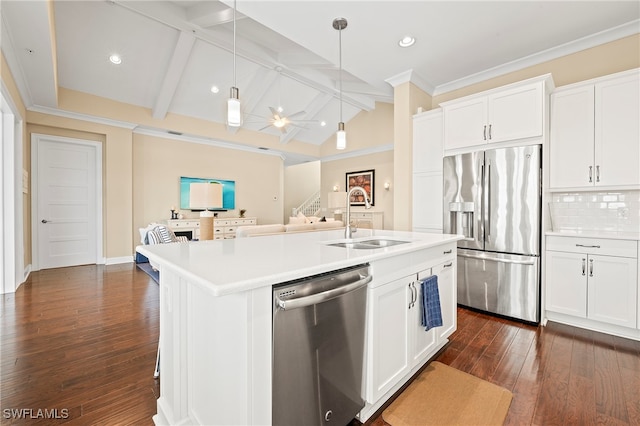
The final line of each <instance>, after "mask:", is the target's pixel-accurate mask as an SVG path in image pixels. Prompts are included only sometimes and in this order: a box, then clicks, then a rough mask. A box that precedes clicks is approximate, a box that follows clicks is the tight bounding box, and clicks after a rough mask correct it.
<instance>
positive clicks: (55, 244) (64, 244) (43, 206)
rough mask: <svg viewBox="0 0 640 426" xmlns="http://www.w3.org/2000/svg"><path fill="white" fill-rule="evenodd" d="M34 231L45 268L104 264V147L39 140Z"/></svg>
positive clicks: (36, 249) (40, 263)
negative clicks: (100, 249)
mask: <svg viewBox="0 0 640 426" xmlns="http://www.w3.org/2000/svg"><path fill="white" fill-rule="evenodd" d="M34 142H35V143H34V144H35V147H34V148H35V149H34V151H32V152H36V153H37V168H36V169H37V178H36V177H34V178H35V179H36V181H37V182H36V185H35V188H34V190H33V192H34V201H35V203H34V215H33V216H34V228H36V227H37V229H36V234H37V237H35V238H34V241H35V243H36V244H37V246H36V247H34V253H37V259H38V260H37V263H38V267H39V269H48V268H58V267H64V266H73V265H84V264H92V263H98V241H99V240H101V239H99V234H98V233H99V232H100V231H101V229H100V228H101V227H98V223H99V222H100V223H101V220H100V214H101V213H100V210H99V208H98V206H99V205H100V206H101V203H100V202H99V200H101V199H102V193H101V185H102V183H101V179H100V173H99V169H100V166H99V165H100V164H101V155H100V150H99V148H100V145H99V144H98V143H96V142H92V141H82V140H75V139H69V138H61V137H55V136H45V135H34Z"/></svg>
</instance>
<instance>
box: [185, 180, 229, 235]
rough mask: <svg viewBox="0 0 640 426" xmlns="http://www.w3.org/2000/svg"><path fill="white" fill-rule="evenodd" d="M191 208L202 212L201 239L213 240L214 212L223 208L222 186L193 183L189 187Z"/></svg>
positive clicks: (218, 184)
mask: <svg viewBox="0 0 640 426" xmlns="http://www.w3.org/2000/svg"><path fill="white" fill-rule="evenodd" d="M189 208H190V209H192V210H200V209H202V212H200V239H201V240H213V212H212V211H209V210H208V209H216V208H217V209H219V208H222V184H220V183H204V182H203V183H192V184H191V185H189Z"/></svg>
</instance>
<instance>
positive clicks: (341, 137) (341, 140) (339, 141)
mask: <svg viewBox="0 0 640 426" xmlns="http://www.w3.org/2000/svg"><path fill="white" fill-rule="evenodd" d="M333 28H334V29H336V30H338V50H339V53H340V54H339V56H340V57H339V61H340V122H339V123H338V131H337V132H336V149H345V148H346V147H347V133H346V132H345V131H344V122H343V121H342V30H343V29H345V28H347V20H346V19H345V18H336V19H334V20H333Z"/></svg>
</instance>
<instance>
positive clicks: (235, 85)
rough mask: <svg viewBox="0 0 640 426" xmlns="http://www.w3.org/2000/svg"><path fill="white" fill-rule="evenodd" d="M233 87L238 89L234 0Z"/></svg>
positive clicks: (234, 3)
mask: <svg viewBox="0 0 640 426" xmlns="http://www.w3.org/2000/svg"><path fill="white" fill-rule="evenodd" d="M233 87H238V85H237V82H236V0H233Z"/></svg>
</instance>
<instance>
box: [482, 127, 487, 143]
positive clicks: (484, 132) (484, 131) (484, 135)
mask: <svg viewBox="0 0 640 426" xmlns="http://www.w3.org/2000/svg"><path fill="white" fill-rule="evenodd" d="M482 138H483V139H484V140H485V141H486V140H487V125H486V124H485V125H484V129H483V130H482Z"/></svg>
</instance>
